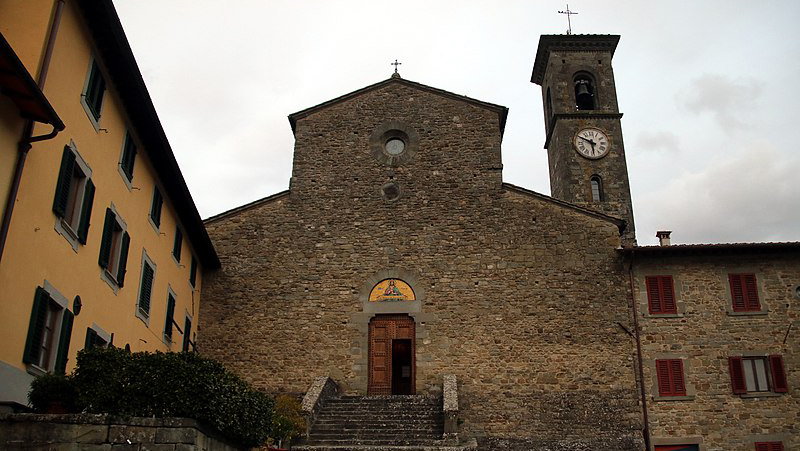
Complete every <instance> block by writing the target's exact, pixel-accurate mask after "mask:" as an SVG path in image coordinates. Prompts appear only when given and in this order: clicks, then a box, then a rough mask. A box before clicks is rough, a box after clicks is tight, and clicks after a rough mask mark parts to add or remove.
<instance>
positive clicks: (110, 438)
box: [0, 413, 247, 451]
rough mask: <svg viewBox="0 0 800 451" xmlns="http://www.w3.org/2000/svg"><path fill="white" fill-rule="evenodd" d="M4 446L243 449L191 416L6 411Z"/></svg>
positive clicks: (42, 450)
mask: <svg viewBox="0 0 800 451" xmlns="http://www.w3.org/2000/svg"><path fill="white" fill-rule="evenodd" d="M0 449H2V450H4V451H22V450H25V451H50V450H80V451H241V450H244V449H247V448H244V447H239V446H234V445H232V444H231V443H229V442H227V441H225V440H224V439H222V438H221V437H219V436H218V435H217V434H214V433H212V432H211V431H209V430H207V429H205V428H203V427H201V426H200V425H199V424H198V423H197V421H195V420H191V419H188V418H136V417H134V418H124V417H119V416H113V415H89V414H69V415H41V414H30V413H18V414H4V415H0Z"/></svg>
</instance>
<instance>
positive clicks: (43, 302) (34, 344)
mask: <svg viewBox="0 0 800 451" xmlns="http://www.w3.org/2000/svg"><path fill="white" fill-rule="evenodd" d="M56 297H60V296H56V295H55V294H54V293H51V292H49V291H47V290H45V289H44V288H42V287H37V288H36V294H35V296H34V298H33V310H32V311H31V319H30V324H29V325H28V337H27V339H26V341H25V351H24V353H23V356H22V361H23V363H27V364H29V365H33V366H34V367H36V368H38V369H40V370H43V371H55V372H58V373H64V372H65V370H66V367H67V354H68V353H69V342H70V338H71V336H72V323H73V320H74V317H75V315H73V314H72V312H70V311H69V310H67V309H66V308H65V305H66V300H65V299H62V302H58V301H57V300H56ZM62 304H63V305H62Z"/></svg>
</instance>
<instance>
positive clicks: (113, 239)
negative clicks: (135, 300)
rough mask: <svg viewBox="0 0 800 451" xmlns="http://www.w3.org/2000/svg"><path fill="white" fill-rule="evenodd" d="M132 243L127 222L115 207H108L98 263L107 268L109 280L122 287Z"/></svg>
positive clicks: (105, 272) (106, 274)
mask: <svg viewBox="0 0 800 451" xmlns="http://www.w3.org/2000/svg"><path fill="white" fill-rule="evenodd" d="M112 207H113V205H112ZM130 243H131V238H130V235H128V232H127V231H126V226H125V222H124V221H123V220H122V219H121V218H120V217H119V215H118V214H117V213H116V211H115V210H114V209H113V208H107V209H106V218H105V222H104V224H103V237H102V238H101V240H100V257H99V258H98V263H99V264H100V267H101V268H103V269H105V271H104V272H103V274H104V275H105V276H106V278H107V279H110V280H109V282H111V283H112V284H113V285H116V286H117V287H122V286H123V284H124V282H125V271H126V269H125V268H126V266H127V262H128V248H129V247H130Z"/></svg>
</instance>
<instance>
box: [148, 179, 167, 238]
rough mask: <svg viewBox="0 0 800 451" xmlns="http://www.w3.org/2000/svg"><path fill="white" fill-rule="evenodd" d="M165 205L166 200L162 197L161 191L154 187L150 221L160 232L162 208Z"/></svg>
mask: <svg viewBox="0 0 800 451" xmlns="http://www.w3.org/2000/svg"><path fill="white" fill-rule="evenodd" d="M163 205H164V198H163V197H162V196H161V190H159V189H158V187H157V186H154V187H153V203H152V204H150V221H151V222H152V223H153V226H154V227H155V228H156V230H158V228H159V227H160V226H161V207H162V206H163Z"/></svg>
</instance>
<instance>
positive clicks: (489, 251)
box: [198, 35, 800, 451]
mask: <svg viewBox="0 0 800 451" xmlns="http://www.w3.org/2000/svg"><path fill="white" fill-rule="evenodd" d="M618 39H619V37H618V36H592V35H590V36H574V35H573V36H543V37H542V40H541V41H540V46H539V51H538V53H537V58H536V61H535V63H534V70H533V77H532V81H533V82H535V83H537V84H539V85H541V86H542V92H543V101H544V105H545V112H546V115H545V117H546V124H545V127H546V130H547V143H546V144H545V147H546V148H547V150H548V156H549V161H550V174H551V190H552V193H553V196H552V197H551V196H547V195H543V194H539V193H535V192H532V191H529V190H526V189H524V188H521V187H517V186H514V185H511V184H508V183H504V182H503V181H502V161H501V151H500V149H501V141H502V136H503V129H504V126H505V119H506V115H507V109H506V108H504V107H501V106H498V105H494V104H491V103H486V102H482V101H478V100H475V99H471V98H467V97H464V96H460V95H456V94H452V93H449V92H447V91H443V90H440V89H436V88H432V87H429V86H425V85H422V84H419V83H415V82H412V81H408V80H405V79H402V78H400V77H399V76H397V75H396V76H393V77H391V78H389V79H387V80H385V81H382V82H379V83H376V84H374V85H371V86H368V87H365V88H363V89H361V90H358V91H355V92H353V93H350V94H347V95H344V96H342V97H339V98H336V99H334V100H331V101H329V102H326V103H323V104H321V105H318V106H315V107H312V108H309V109H307V110H304V111H301V112H298V113H295V114H293V115H291V116H290V122H291V126H292V129H293V131H294V134H295V139H296V144H295V150H294V165H293V172H292V178H291V183H290V189H289V190H287V191H285V192H282V193H278V194H275V195H273V196H270V197H267V198H264V199H261V200H258V201H256V202H253V203H251V204H248V205H244V206H241V207H238V208H236V209H233V210H231V211H228V212H226V213H223V214H220V215H218V216H215V217H212V218H210V219H208V220H207V221H206V226H207V228H208V232H209V235H210V236H211V238H212V240H213V241H214V245H215V247H216V250H217V252H218V255H219V258H220V261H221V268H220V269H219V270H216V271H215V272H210V273H208V274H206V282H205V284H206V288H205V293H204V299H203V304H202V307H201V309H202V315H201V317H202V318H203V320H202V323H201V324H200V331H199V342H198V348H199V349H200V351H201V352H202V353H204V354H206V355H209V356H212V357H215V358H217V359H220V360H221V361H223V362H224V363H225V364H226V365H228V366H229V367H230V368H232V369H233V370H234V371H236V372H238V373H239V374H242V375H243V376H245V377H246V378H247V379H249V380H250V381H251V382H253V383H254V384H255V385H256V386H258V387H261V388H263V389H266V390H268V391H272V392H289V393H297V394H302V393H304V392H305V391H306V390H307V389H308V387H309V386H310V385H311V384H312V382H313V381H314V380H315V379H316V378H318V377H320V376H329V377H331V378H332V379H334V380H335V381H336V382H337V383H338V384H339V385H340V387H341V390H342V391H343V392H345V393H351V394H375V395H385V394H432V395H436V394H440V393H441V390H442V378H443V377H444V376H445V375H455V376H456V377H457V380H458V391H459V401H460V418H461V420H462V423H461V424H460V426H459V432H460V434H461V435H463V436H470V437H477V438H478V439H479V443H480V444H481V446H482V448H481V449H520V450H522V449H526V450H545V449H548V450H550V449H559V450H560V449H576V450H590V449H591V450H609V451H610V450H643V449H646V448H649V449H654V450H661V449H687V450H692V449H694V450H703V451H710V450H722V449H725V450H738V449H742V450H744V449H748V450H750V449H756V448H754V446H758V444H759V443H762V442H764V443H767V442H769V443H777V442H782V443H783V444H784V445H785V449H792V448H791V446H792V445H794V446H798V443H797V438H796V437H797V430H796V429H797V426H796V425H793V423H792V420H791V418H796V416H797V413H798V403H797V400H796V397H795V396H794V395H793V393H792V390H793V388H792V387H796V386H798V381H797V379H798V376H797V374H798V373H797V372H796V371H795V370H794V368H797V367H798V361H797V360H798V358H797V355H796V349H797V338H796V337H797V335H796V333H795V334H794V335H792V334H791V333H787V339H788V342H787V341H786V340H784V343H783V344H780V340H779V339H783V337H782V336H779V335H780V334H779V331H781V330H784V329H785V327H784V326H785V325H786V324H791V321H792V318H794V321H796V320H797V308H796V305H797V300H796V298H794V297H793V296H794V294H793V293H794V292H793V291H792V290H794V289H795V288H794V287H796V286H797V284H798V283H800V263H799V260H800V259H798V254H800V253H798V250H800V247H799V246H797V245H796V244H785V245H780V246H772V247H770V246H767V245H763V246H761V247H760V248H758V249H756V248H754V247H752V246H751V247H747V246H745V248H742V249H739V250H738V251H736V252H740V253H745V254H748V255H750V257H748V259H747V260H746V261H747V262H748V263H744V262H745V260H739V258H738V257H736V254H735V252H734V251H732V250H731V249H728V247H726V246H720V247H716V248H714V249H715V250H714V251H711V250H710V249H708V248H706V247H702V249H701V247H697V249H695V250H694V251H692V252H688V251H687V252H679V251H677V249H679V248H682V247H683V246H672V247H671V248H670V249H669V250H667V249H666V248H665V249H663V250H661V251H659V252H661V254H659V253H658V252H655V251H654V250H652V248H648V247H637V246H636V244H635V233H634V227H633V211H632V203H631V197H630V188H629V183H628V175H627V167H626V162H625V151H624V146H623V142H622V131H621V127H620V119H621V114H620V113H619V110H618V107H617V102H616V92H615V86H614V76H613V71H612V69H611V58H612V56H613V53H614V49H615V48H616V45H617V41H618ZM753 246H755V245H753ZM646 249H651V250H650V251H646ZM709 252H710V253H711V254H714V252H717V253H721V255H722V256H719V255H717V254H714V255H710V254H709ZM732 252H733V253H732ZM664 253H668V254H669V255H668V256H667V257H665V256H664ZM754 253H755V254H754ZM752 255H756V256H755V257H753V256H752ZM729 256H734V258H736V261H737V264H738V262H741V265H740V266H737V268H735V271H736V272H735V274H756V276H755V277H758V280H759V281H760V282H761V283H764V285H763V287H762V292H761V295H762V297H761V299H762V300H763V304H764V305H765V306H766V307H765V310H768V313H766V314H765V313H763V312H762V311H761V309H760V307H759V310H758V312H757V314H755V315H744V316H739V315H738V313H740V312H733V311H731V314H732V315H731V316H730V317H724V318H722V320H723V321H722V322H723V323H724V322H725V320H727V321H728V322H731V321H733V322H737V321H739V322H740V321H742V320H741V318H750V319H752V318H756V320H757V321H761V322H759V323H757V324H755V325H753V324H751V325H749V326H748V327H750V328H751V329H752V330H757V331H761V330H762V328H763V327H768V329H769V334H767V335H766V336H763V337H762V338H759V339H756V340H754V344H753V346H752V347H751V346H749V345H748V342H747V341H746V340H744V339H742V340H738V339H737V338H735V335H736V327H735V326H731V325H730V324H725V325H723V326H721V328H719V329H715V327H712V326H713V322H714V321H717V320H718V319H719V318H717V317H715V316H714V315H713V312H718V310H719V308H717V310H715V308H714V307H713V306H708V305H710V304H712V303H713V301H712V300H713V299H714V296H716V295H717V293H716V292H715V294H713V295H712V293H711V292H709V291H708V290H703V289H702V288H698V286H699V285H702V284H703V283H705V282H707V281H708V280H709V279H710V278H712V274H713V275H716V276H719V277H721V279H720V280H717V281H716V282H715V284H712V285H713V286H714V287H715V288H719V287H722V293H720V294H719V297H718V298H717V299H716V300H717V301H719V302H720V303H721V304H723V307H722V312H724V311H725V310H724V304H725V302H724V286H725V283H727V282H728V280H727V279H726V278H725V275H726V274H725V272H726V271H727V270H728V269H729V259H728V257H729ZM665 259H666V260H669V264H667V265H666V266H662V262H664V261H666V260H665ZM765 261H767V262H768V263H764V262H765ZM712 267H713V268H714V269H710V268H712ZM766 272H768V273H769V275H767V274H766ZM669 274H674V277H673V279H672V280H673V282H675V283H677V284H678V285H677V286H678V288H677V289H673V291H672V293H673V294H674V292H675V291H676V290H677V291H678V292H679V296H678V298H677V301H678V305H679V306H680V307H679V308H682V309H683V310H682V311H680V312H676V313H659V312H657V313H656V314H652V313H651V312H649V311H648V307H649V305H650V304H653V305H655V304H656V303H658V302H662V301H663V299H661V298H660V297H659V296H661V297H664V296H665V294H664V293H666V291H665V290H667V289H666V288H664V286H665V285H664V283H666V282H665V281H666V280H667V279H666V278H662V279H659V280H661V283H662V285H658V284H656V286H657V287H661V291H658V289H656V290H655V291H653V290H650V285H648V280H650V281H651V282H652V279H648V277H650V276H654V275H659V276H666V275H669ZM693 278H697V279H698V280H697V281H696V283H694V284H693V283H692V282H691V281H692V280H694V279H693ZM736 280H739V279H736ZM742 280H744V279H742ZM747 280H750V279H747ZM731 283H733V282H731ZM743 283H744V282H743ZM792 284H794V285H792ZM651 285H652V284H651ZM737 286H738V285H737ZM731 287H734V285H731ZM648 290H650V291H648ZM667 291H668V290H667ZM648 293H650V294H653V296H654V297H655V298H657V299H655V300H653V299H650V298H648V295H649V294H648ZM667 294H669V293H667ZM727 296H729V297H730V296H731V294H730V290H729V292H728V294H727ZM745 296H746V294H745ZM798 296H800V294H798ZM673 298H674V297H673ZM698 300H702V301H698ZM648 302H649V303H650V304H648ZM748 302H749V301H748ZM695 304H704V305H707V310H708V312H709V313H708V315H705V314H704V315H700V316H699V317H698V318H699V319H698V318H695V317H694V316H693V314H694V312H697V311H699V310H697V308H696V307H694V305H695ZM659 305H660V304H659ZM748 305H749V304H748ZM643 306H644V310H642V309H643ZM792 306H793V307H792ZM669 307H671V304H670V305H669ZM751 307H752V306H751ZM698 308H699V307H698ZM671 311H672V310H669V312H671ZM749 313H756V312H755V311H752V310H751V311H749ZM778 315H780V316H778ZM765 316H766V317H769V318H770V319H769V320H768V321H769V325H768V326H767V325H766V324H764V321H763V320H764V318H765ZM687 321H700V322H699V323H695V324H694V326H697V328H698V330H702V331H703V332H698V333H696V334H692V333H687V330H682V329H681V328H684V329H685V328H686V327H688V326H687V325H686V322H687ZM786 321H789V322H788V323H787V322H786ZM677 323H680V324H677ZM725 327H728V329H724V328H725ZM681 330H682V332H681ZM712 330H716V331H717V332H713V333H712V332H710V331H712ZM721 330H727V331H728V332H724V333H723V332H720V331H721ZM718 332H719V333H718ZM714 334H717V335H714ZM710 335H713V336H714V337H715V338H714V339H713V340H711V341H710V342H708V343H706V342H704V340H705V338H706V337H709V336H710ZM684 340H687V343H686V344H685V345H684V344H683V341H684ZM729 340H734V341H736V342H737V343H738V344H739V348H736V349H735V350H734V349H732V348H735V347H736V346H732V348H731V349H730V350H729V349H728V348H727V347H726V346H727V344H726V343H728V341H729ZM723 343H725V346H723ZM755 343H757V344H758V346H756V344H755ZM717 344H719V345H720V346H721V347H720V348H719V349H717V348H715V349H714V350H713V352H707V351H708V349H707V348H712V347H714V346H716V345H717ZM746 345H748V346H746ZM723 347H724V349H722V348H723ZM756 348H758V349H756ZM729 351H730V352H738V353H739V354H737V356H739V357H742V356H745V357H747V356H750V355H751V354H752V353H753V352H762V353H765V354H764V358H765V360H764V362H766V363H767V364H768V365H771V364H774V365H777V363H776V361H775V359H770V356H774V355H780V356H782V360H781V365H782V366H781V367H780V368H781V369H783V370H785V374H784V379H783V380H782V381H783V383H784V384H785V385H787V386H788V390H786V391H777V392H776V391H775V390H774V388H775V386H774V384H773V387H772V388H773V390H771V391H770V390H768V392H769V397H763V396H761V395H765V394H766V393H750V394H751V395H754V396H753V397H748V396H747V393H744V394H742V393H738V394H735V395H733V394H731V395H730V398H731V400H730V401H731V402H738V403H741V404H743V405H742V406H739V407H740V408H741V409H743V410H742V411H746V412H750V410H748V409H751V408H752V407H753V405H754V404H756V403H758V404H760V406H759V407H757V408H756V410H755V411H753V412H757V413H755V414H754V415H750V414H744V415H737V417H736V418H737V421H728V422H723V423H725V424H722V423H720V424H721V425H720V426H719V427H717V426H716V424H717V423H716V422H715V421H714V420H713V418H714V414H713V411H714V410H715V409H717V410H716V411H717V412H719V410H718V409H719V408H720V407H719V406H720V405H722V406H727V405H728V404H729V402H728V401H727V400H726V398H725V396H726V393H729V392H730V387H728V392H725V383H724V382H725V380H726V379H725V377H727V373H726V372H724V371H723V370H725V368H727V367H725V368H723V365H722V363H720V362H723V359H726V358H727V357H728V353H729ZM751 351H752V352H751ZM748 353H750V354H748ZM761 355H762V354H758V356H761ZM751 357H752V356H751ZM656 360H658V361H661V360H672V361H674V360H682V361H684V362H685V367H686V368H691V371H690V372H689V373H688V374H686V376H687V377H686V381H685V382H689V381H690V380H694V379H692V378H693V377H695V376H696V377H699V378H700V379H698V380H697V381H695V382H692V383H693V385H692V390H693V392H692V395H691V396H690V395H688V394H686V395H677V394H675V393H679V390H678V391H674V392H673V394H672V395H671V396H670V395H667V396H659V393H658V388H659V384H658V381H657V379H658V376H657V375H656V374H655V373H656V371H657V368H662V369H663V365H664V364H663V362H662V363H657V362H656ZM724 364H725V365H728V361H727V360H724ZM673 365H676V366H675V368H677V365H678V364H677V363H673ZM651 366H652V367H653V368H652V370H651ZM742 368H744V367H742ZM770 368H773V371H777V370H778V366H772V367H770ZM711 370H714V371H716V372H717V373H719V374H721V375H722V376H719V377H717V378H716V379H714V380H715V381H717V382H715V384H716V385H715V386H714V387H715V388H714V390H715V391H714V394H715V395H714V396H715V397H714V398H713V399H711V398H709V399H704V396H703V395H702V394H701V392H702V391H703V390H706V389H707V387H708V386H709V382H708V380H710V379H709V378H708V377H706V376H705V375H706V373H708V372H709V371H711ZM665 374H667V376H669V377H668V381H671V382H673V383H674V382H675V381H674V380H673V379H672V377H673V376H674V374H673V373H665ZM682 374H683V373H682ZM709 374H710V373H709ZM715 374H716V373H715ZM737 374H738V373H737ZM765 374H766V373H765ZM777 376H780V375H777ZM709 377H710V376H709ZM768 377H769V378H770V380H771V381H776V380H777V379H776V378H775V377H776V374H772V373H770V374H768ZM703 378H706V379H703ZM778 382H781V381H780V380H778ZM729 383H730V382H729ZM654 386H655V388H653V387H654ZM664 387H665V386H664V384H663V383H662V385H661V388H664ZM670 387H671V388H680V387H677V385H675V384H673V386H670ZM670 387H667V388H670ZM685 387H686V384H684V389H685ZM653 390H655V392H654V391H653ZM745 392H747V390H745ZM670 398H674V399H670ZM678 398H680V399H678ZM701 401H702V405H703V407H702V409H700V411H702V412H704V413H703V414H702V415H699V416H694V415H693V413H692V410H693V408H695V407H696V406H697V405H699V404H698V403H700V402H701ZM762 401H763V402H762ZM723 410H724V408H723ZM779 411H780V412H789V413H786V414H785V413H776V414H774V415H772V414H770V412H779ZM792 412H793V413H792ZM756 417H757V418H756ZM704 418H707V419H708V418H711V419H712V420H707V419H704ZM742 421H745V422H748V421H753V428H751V430H750V431H749V432H742V433H740V434H738V435H736V434H733V437H728V436H727V434H726V433H725V431H728V430H729V429H730V430H731V432H732V431H733V430H734V429H740V428H738V426H737V424H739V423H740V422H742ZM709 423H711V424H712V425H714V427H715V428H716V429H717V431H716V432H715V433H714V434H711V435H710V436H706V433H705V432H704V431H705V430H706V429H709V427H710V425H709ZM734 423H735V424H734ZM720 429H722V430H723V431H722V432H720ZM756 429H758V431H759V432H755V431H756ZM759 434H761V435H759ZM781 434H783V435H781ZM762 436H763V437H762ZM776 437H777V438H776ZM759 440H761V441H759ZM666 445H670V446H675V445H686V446H687V447H686V448H676V447H673V448H663V446H666ZM692 446H695V447H692ZM769 446H771V445H769ZM776 446H777V445H776ZM758 449H760V448H758ZM765 449H766V448H765ZM775 449H778V448H775ZM771 450H772V448H770V449H768V451H771Z"/></svg>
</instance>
